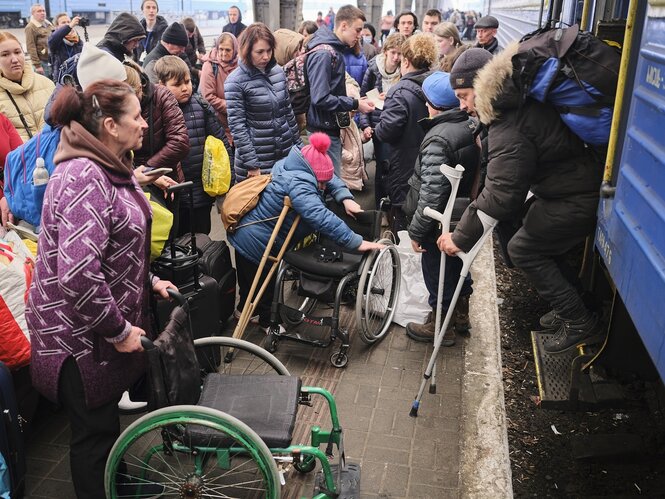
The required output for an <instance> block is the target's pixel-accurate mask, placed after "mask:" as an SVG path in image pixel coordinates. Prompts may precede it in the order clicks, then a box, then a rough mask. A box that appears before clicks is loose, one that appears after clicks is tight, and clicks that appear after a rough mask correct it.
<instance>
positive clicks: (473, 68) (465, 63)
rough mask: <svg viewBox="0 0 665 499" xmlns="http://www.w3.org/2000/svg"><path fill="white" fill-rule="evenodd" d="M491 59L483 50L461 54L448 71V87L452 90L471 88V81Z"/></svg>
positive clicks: (487, 52) (473, 49) (474, 49)
mask: <svg viewBox="0 0 665 499" xmlns="http://www.w3.org/2000/svg"><path fill="white" fill-rule="evenodd" d="M491 58H492V54H491V53H490V52H489V51H487V50H485V49H480V48H472V49H469V50H466V51H465V52H462V55H460V56H459V57H458V58H457V60H456V61H455V64H453V68H452V69H451V70H450V86H451V87H453V89H458V88H473V79H474V78H475V77H476V74H477V73H478V71H480V68H482V67H483V66H484V65H485V64H486V63H487V61H489V60H490V59H491Z"/></svg>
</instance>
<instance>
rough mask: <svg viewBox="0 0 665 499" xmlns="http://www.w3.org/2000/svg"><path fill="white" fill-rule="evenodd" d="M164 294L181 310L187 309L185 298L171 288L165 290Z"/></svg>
mask: <svg viewBox="0 0 665 499" xmlns="http://www.w3.org/2000/svg"><path fill="white" fill-rule="evenodd" d="M166 292H167V293H168V294H169V296H170V297H171V298H172V299H173V300H175V301H176V302H177V303H178V305H180V306H181V307H183V308H185V307H187V305H188V303H187V298H185V297H184V296H183V295H182V294H180V292H178V291H176V290H175V289H173V288H166Z"/></svg>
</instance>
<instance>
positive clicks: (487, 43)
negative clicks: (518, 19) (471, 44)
mask: <svg viewBox="0 0 665 499" xmlns="http://www.w3.org/2000/svg"><path fill="white" fill-rule="evenodd" d="M475 28H476V40H477V43H476V45H475V46H476V47H477V48H481V49H485V50H487V51H488V52H489V53H490V54H492V55H496V54H498V53H499V52H501V50H502V49H501V46H500V45H499V40H497V39H496V32H497V30H498V29H499V21H498V20H497V18H496V17H494V16H485V17H481V18H480V19H479V20H478V22H477V23H476V26H475Z"/></svg>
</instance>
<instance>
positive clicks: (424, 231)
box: [402, 108, 480, 242]
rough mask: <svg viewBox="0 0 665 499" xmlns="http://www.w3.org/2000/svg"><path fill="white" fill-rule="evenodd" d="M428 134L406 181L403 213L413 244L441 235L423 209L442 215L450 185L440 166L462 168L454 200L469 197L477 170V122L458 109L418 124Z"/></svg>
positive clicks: (433, 221)
mask: <svg viewBox="0 0 665 499" xmlns="http://www.w3.org/2000/svg"><path fill="white" fill-rule="evenodd" d="M421 125H422V127H423V129H424V130H425V131H426V132H427V133H426V135H425V138H424V139H423V142H422V144H421V145H420V152H419V154H418V158H417V159H416V164H415V167H414V169H413V175H412V176H411V178H410V179H409V192H408V194H407V196H406V201H405V202H404V206H403V207H402V211H404V213H406V215H407V216H409V217H413V218H412V219H411V223H410V224H409V236H410V237H411V239H413V240H414V241H418V242H424V241H436V238H437V237H438V236H439V235H440V230H439V228H438V227H439V224H438V222H437V221H436V220H434V219H432V218H430V217H428V216H425V215H424V213H423V212H424V210H425V207H426V206H429V207H430V208H432V209H434V210H436V211H438V212H441V213H443V210H444V209H445V207H446V203H447V202H448V198H449V197H450V193H451V187H450V182H449V181H448V179H447V178H446V177H445V175H444V174H443V173H441V168H440V167H441V165H442V164H445V165H448V166H452V167H454V166H456V165H458V164H460V165H462V166H463V167H464V174H463V176H462V181H461V182H460V185H459V187H458V190H457V197H458V198H461V197H467V198H468V197H469V196H470V194H471V186H472V184H473V179H474V176H475V173H476V169H477V168H478V162H479V159H480V149H479V148H478V146H477V145H476V140H475V137H474V131H475V129H476V126H477V124H476V122H475V121H474V120H473V119H471V118H470V117H469V115H467V114H466V112H464V111H462V110H460V109H457V108H456V109H449V110H447V111H444V112H442V113H441V114H438V115H436V116H435V117H434V118H431V119H429V118H427V119H424V120H423V121H422V122H421Z"/></svg>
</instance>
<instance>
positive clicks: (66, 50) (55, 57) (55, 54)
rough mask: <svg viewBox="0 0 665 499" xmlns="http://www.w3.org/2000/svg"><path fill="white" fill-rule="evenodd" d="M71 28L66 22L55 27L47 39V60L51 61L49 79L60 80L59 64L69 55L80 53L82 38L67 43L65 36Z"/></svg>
mask: <svg viewBox="0 0 665 499" xmlns="http://www.w3.org/2000/svg"><path fill="white" fill-rule="evenodd" d="M71 30H72V29H71V28H70V27H69V25H68V24H66V25H64V26H61V27H59V28H58V29H56V30H55V31H54V32H53V33H52V34H51V36H49V39H48V51H49V61H50V63H51V79H52V80H53V81H55V82H57V81H59V80H60V65H61V64H62V63H63V62H65V61H66V60H67V59H69V58H70V57H73V56H74V55H76V54H80V53H81V50H83V40H81V39H79V41H78V42H77V43H74V44H73V45H69V44H68V43H67V42H66V41H65V37H66V36H67V35H68V34H69V32H70V31H71Z"/></svg>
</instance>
